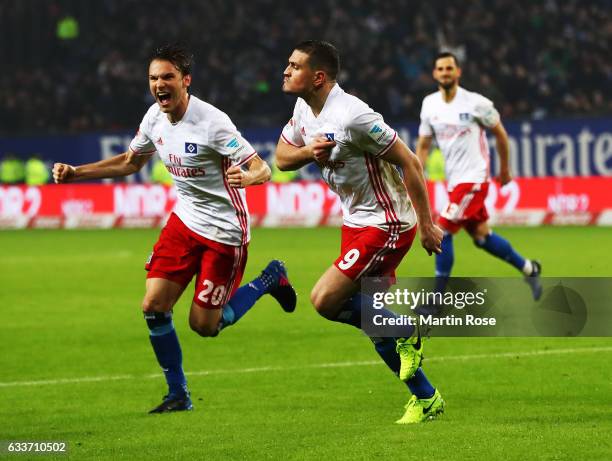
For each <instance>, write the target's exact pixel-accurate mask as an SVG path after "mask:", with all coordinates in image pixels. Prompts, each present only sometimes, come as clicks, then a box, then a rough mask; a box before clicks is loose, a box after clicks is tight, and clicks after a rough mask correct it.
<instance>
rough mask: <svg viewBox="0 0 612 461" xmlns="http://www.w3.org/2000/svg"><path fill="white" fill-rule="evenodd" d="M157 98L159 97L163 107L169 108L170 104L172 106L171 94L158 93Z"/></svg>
mask: <svg viewBox="0 0 612 461" xmlns="http://www.w3.org/2000/svg"><path fill="white" fill-rule="evenodd" d="M156 96H157V100H158V101H159V103H160V104H161V105H162V106H167V105H168V104H170V99H171V96H170V93H167V92H165V91H160V92H158V93H156Z"/></svg>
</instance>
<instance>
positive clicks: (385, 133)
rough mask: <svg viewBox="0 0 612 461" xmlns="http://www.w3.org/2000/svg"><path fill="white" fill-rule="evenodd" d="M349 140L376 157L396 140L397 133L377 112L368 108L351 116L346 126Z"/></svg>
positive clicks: (387, 149)
mask: <svg viewBox="0 0 612 461" xmlns="http://www.w3.org/2000/svg"><path fill="white" fill-rule="evenodd" d="M368 109H369V108H368ZM346 128H347V130H348V132H349V135H350V137H351V141H352V142H353V143H354V144H355V145H356V146H357V147H358V148H359V149H360V150H362V151H366V152H369V153H370V154H373V155H374V156H376V157H380V156H381V155H384V154H386V153H387V152H388V151H389V149H391V146H393V144H394V143H395V142H396V141H397V133H396V132H395V130H394V129H393V128H391V127H390V126H389V125H387V124H386V123H385V121H384V119H383V117H382V115H380V114H379V113H377V112H374V111H373V110H371V109H369V110H368V111H365V112H360V113H358V114H356V115H355V116H353V117H352V118H351V119H350V120H349V121H348V123H347V126H346Z"/></svg>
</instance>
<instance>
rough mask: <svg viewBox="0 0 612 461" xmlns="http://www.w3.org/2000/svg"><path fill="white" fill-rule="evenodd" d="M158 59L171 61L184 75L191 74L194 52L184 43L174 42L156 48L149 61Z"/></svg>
mask: <svg viewBox="0 0 612 461" xmlns="http://www.w3.org/2000/svg"><path fill="white" fill-rule="evenodd" d="M156 59H159V60H162V61H169V62H171V63H172V65H174V67H176V68H177V69H178V70H179V71H180V72H181V74H183V75H190V74H191V66H192V64H193V54H192V53H191V52H190V51H189V50H188V49H187V47H186V46H185V45H183V44H182V43H172V44H167V45H162V46H160V47H158V48H156V49H155V51H154V52H153V54H152V55H151V59H149V62H151V61H154V60H156Z"/></svg>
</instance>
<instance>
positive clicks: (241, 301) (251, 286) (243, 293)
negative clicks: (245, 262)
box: [219, 273, 274, 330]
mask: <svg viewBox="0 0 612 461" xmlns="http://www.w3.org/2000/svg"><path fill="white" fill-rule="evenodd" d="M272 283H274V279H272V278H271V277H270V276H269V275H268V274H265V273H264V274H261V275H260V276H259V277H257V278H255V279H254V280H253V281H251V282H250V283H248V284H246V285H243V286H241V287H240V288H238V289H237V290H236V292H235V293H234V295H233V296H232V297H231V299H230V300H229V302H228V303H227V304H226V305H225V306H224V307H223V316H222V317H221V322H220V324H219V330H222V329H224V328H226V327H228V326H230V325H233V324H234V323H236V322H237V321H238V320H240V318H242V316H243V315H244V314H246V313H247V312H248V311H249V309H250V308H251V307H253V306H254V305H255V303H256V302H257V300H258V299H259V298H261V297H262V296H263V295H265V294H266V293H267V292H268V290H269V289H270V286H272Z"/></svg>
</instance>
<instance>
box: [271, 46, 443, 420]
mask: <svg viewBox="0 0 612 461" xmlns="http://www.w3.org/2000/svg"><path fill="white" fill-rule="evenodd" d="M338 70H339V58H338V52H337V50H336V48H335V47H334V46H333V45H331V44H330V43H327V42H322V41H305V42H302V43H300V44H299V45H297V46H296V47H295V49H294V51H293V53H292V54H291V56H290V57H289V63H288V65H287V68H286V69H285V71H284V82H283V91H284V92H285V93H289V94H293V95H296V96H298V100H297V102H296V104H295V109H294V111H293V117H292V118H291V120H289V123H287V125H286V126H285V127H284V129H283V132H282V135H281V137H280V139H279V141H278V145H277V148H276V162H277V165H278V167H279V169H281V170H296V169H298V168H300V167H302V166H304V165H306V164H308V163H310V162H313V161H314V162H317V164H319V166H320V167H321V171H322V175H323V179H324V180H325V182H326V183H327V184H328V185H329V187H330V188H331V189H332V190H333V191H335V192H336V193H337V194H338V195H339V196H340V198H341V200H342V212H343V220H344V225H343V226H342V249H341V254H340V256H339V257H338V259H336V261H335V263H334V264H333V265H332V266H331V267H329V269H327V271H326V272H325V273H324V274H323V275H322V276H321V278H320V279H319V280H318V282H317V283H316V284H315V286H314V288H313V289H312V293H311V301H312V304H313V305H314V307H315V309H316V310H317V311H318V312H319V313H320V314H321V315H322V316H324V317H326V318H328V319H329V320H332V321H335V322H342V323H346V324H350V325H352V326H355V327H357V328H361V327H362V324H361V312H362V305H367V303H370V304H369V305H370V306H371V303H372V299H371V298H368V296H366V295H365V294H363V293H361V292H360V286H359V281H360V279H361V278H362V277H366V276H390V277H393V276H394V271H395V269H396V268H397V266H398V265H399V263H400V261H401V260H402V258H403V257H404V255H405V254H406V253H407V252H408V250H409V249H410V246H411V244H412V241H413V239H414V237H415V234H416V230H417V217H418V223H419V227H420V230H421V243H422V245H423V247H424V248H425V249H426V250H427V251H428V252H429V254H431V253H432V252H438V251H440V242H441V239H442V231H441V230H440V229H439V228H438V227H436V226H435V225H434V224H433V222H432V217H431V213H430V209H429V201H428V197H427V190H426V188H425V182H424V177H423V170H422V168H421V165H420V163H419V160H418V158H417V157H416V156H415V155H414V154H413V153H412V152H411V151H410V150H409V149H408V147H406V145H405V144H404V143H403V142H402V141H401V140H400V139H399V138H398V136H397V133H396V132H395V131H394V130H393V129H392V128H390V127H389V126H388V125H387V124H386V123H385V122H384V120H383V118H382V116H381V115H380V114H377V113H376V112H374V111H373V110H372V109H370V108H369V107H368V106H367V104H365V103H364V102H363V101H361V100H359V99H358V98H356V97H354V96H351V95H349V94H347V93H345V92H344V91H343V90H342V88H340V86H339V85H338V84H337V83H336V75H337V74H338ZM396 167H399V168H401V170H402V172H403V175H404V179H403V180H402V179H401V177H400V175H399V174H398V171H397V169H396ZM411 200H412V201H411ZM413 204H414V207H413ZM386 315H394V314H393V313H392V312H390V311H386ZM405 333H406V334H405V335H404V337H401V338H373V339H372V340H373V342H374V344H375V348H376V351H377V352H378V354H379V355H380V356H381V357H382V359H383V360H384V361H385V363H386V364H387V365H388V366H389V368H391V370H392V371H393V372H394V373H395V374H397V375H398V376H399V378H400V379H401V380H402V381H405V382H406V383H407V385H408V387H409V389H410V390H411V392H412V393H413V394H414V395H413V396H412V398H411V399H410V401H409V402H408V405H407V406H406V412H405V414H404V416H403V417H402V418H401V419H400V420H398V421H397V422H398V423H400V424H407V423H417V422H421V421H425V420H427V419H430V418H433V417H434V416H436V415H437V414H439V413H441V412H442V411H443V409H444V401H443V400H442V397H441V396H440V392H439V391H438V390H436V389H434V387H433V386H432V385H431V384H430V383H429V381H428V380H427V378H426V377H425V374H424V373H423V370H422V369H421V368H420V364H421V359H422V342H421V337H420V335H419V332H418V329H417V331H415V327H413V326H409V327H407V328H406V331H405Z"/></svg>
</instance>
